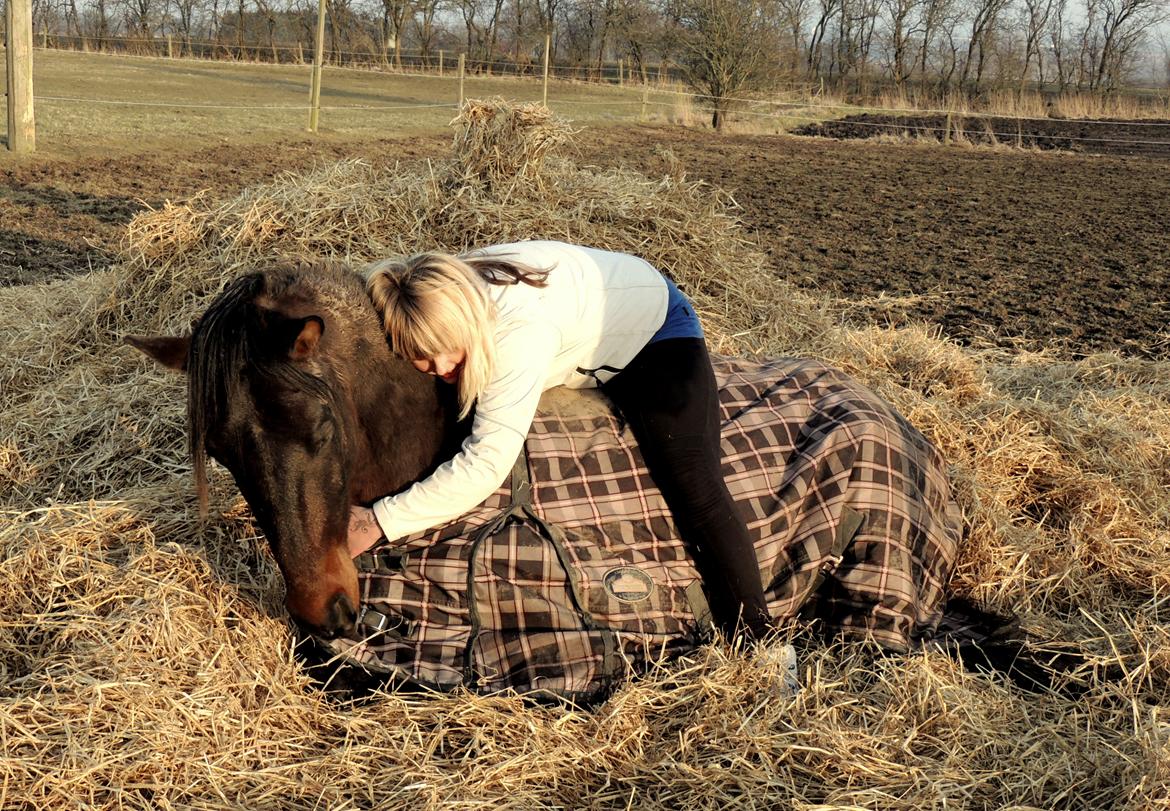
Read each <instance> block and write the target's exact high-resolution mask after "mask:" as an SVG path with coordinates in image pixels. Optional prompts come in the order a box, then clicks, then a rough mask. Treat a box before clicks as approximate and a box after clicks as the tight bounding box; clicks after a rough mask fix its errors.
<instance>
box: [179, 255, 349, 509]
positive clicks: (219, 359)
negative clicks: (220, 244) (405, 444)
mask: <svg viewBox="0 0 1170 811" xmlns="http://www.w3.org/2000/svg"><path fill="white" fill-rule="evenodd" d="M261 295H263V296H264V298H265V299H266V300H267V301H269V302H279V301H280V300H281V299H282V298H284V297H286V296H292V295H296V296H298V297H300V298H302V299H303V298H306V297H307V298H310V299H311V300H313V301H314V302H315V303H317V304H319V305H320V307H321V313H320V314H321V315H323V316H326V317H329V316H333V317H332V318H330V320H331V322H332V323H333V324H334V325H335V326H336V324H338V323H339V322H340V320H345V321H347V322H350V323H358V322H359V321H360V318H361V317H362V316H368V315H369V312H368V311H370V304H369V301H368V299H367V298H366V296H365V288H364V286H363V285H362V283H361V280H360V278H359V277H358V276H357V275H356V274H355V273H353V272H352V271H350V270H348V269H346V268H344V267H343V266H337V265H334V266H325V265H317V266H314V265H309V264H306V263H301V264H298V265H283V266H279V267H277V268H275V269H273V270H270V271H269V272H268V273H252V274H249V275H247V276H242V277H240V278H239V279H236V280H234V281H233V282H231V283H230V284H229V285H228V286H227V287H226V288H224V290H223V292H222V293H221V294H220V295H219V296H218V297H217V298H216V299H215V301H214V302H212V304H211V306H210V307H208V309H207V311H206V313H204V315H203V317H202V318H201V319H200V321H199V324H198V325H197V327H196V328H195V331H194V332H193V334H192V336H191V349H190V356H189V359H188V368H187V371H188V398H187V416H188V426H189V434H188V443H189V448H190V453H191V461H192V467H193V471H194V474H195V487H196V492H197V494H198V497H199V505H200V511H201V513H205V512H206V508H207V489H208V487H207V445H206V443H207V435H208V432H209V430H211V429H212V428H213V427H214V426H215V425H217V424H219V423H220V422H222V421H223V420H224V419H225V418H226V417H227V415H228V412H229V409H230V408H231V405H232V404H233V403H235V402H238V400H239V398H240V397H241V396H243V388H244V378H243V376H242V375H241V374H240V370H241V369H242V368H244V367H245V366H248V367H249V368H251V369H253V370H255V371H256V372H257V373H259V374H261V375H264V376H265V377H267V378H269V379H271V380H273V381H276V382H280V383H282V384H284V385H285V386H288V387H290V388H295V389H299V390H301V391H304V392H306V393H308V394H310V395H312V396H314V397H316V398H317V399H319V400H321V401H322V402H323V403H325V404H326V405H330V406H332V405H334V402H333V399H334V392H333V390H332V388H331V387H330V384H329V382H328V381H327V380H324V379H322V378H320V377H318V376H316V375H313V374H311V373H310V372H308V371H306V370H304V369H302V368H300V367H299V366H297V365H295V364H293V363H286V362H276V363H274V362H272V359H271V358H270V357H265V354H264V353H263V352H261V351H260V347H258V346H256V345H255V342H256V340H257V338H256V335H255V334H254V333H253V332H252V331H251V330H249V328H248V325H249V319H250V318H252V317H253V305H254V304H255V302H256V299H257V298H258V297H260V296H261ZM341 371H344V370H341Z"/></svg>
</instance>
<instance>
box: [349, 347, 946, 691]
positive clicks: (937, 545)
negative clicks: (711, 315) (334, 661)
mask: <svg viewBox="0 0 1170 811" xmlns="http://www.w3.org/2000/svg"><path fill="white" fill-rule="evenodd" d="M715 366H716V376H717V378H718V380H719V384H720V389H721V394H720V397H721V405H722V409H723V417H724V422H723V454H724V459H723V464H724V470H725V473H726V476H727V482H728V487H729V488H730V490H731V493H732V495H733V496H734V497H735V499H736V503H737V505H738V507H739V509H740V512H741V514H742V515H743V518H744V520H745V521H746V522H747V525H748V529H749V531H750V532H751V533H752V535H753V537H754V539H755V542H756V553H757V555H758V557H759V562H760V572H761V577H762V579H763V582H764V584H765V593H766V595H767V597H768V601H769V607H770V608H771V613H772V615H773V616H774V617H776V618H777V619H779V620H782V621H783V620H789V619H794V618H798V617H799V618H803V619H817V620H819V621H821V622H822V623H824V625H825V627H826V628H827V629H828V630H830V631H832V632H839V633H843V634H845V635H847V636H851V637H860V638H868V639H872V640H874V641H876V642H878V643H879V644H881V645H883V646H885V647H888V648H893V649H896V650H905V649H906V648H908V647H909V646H910V645H911V644H912V643H913V641H915V640H917V639H919V638H922V637H926V636H930V635H931V634H932V633H933V632H934V630H935V629H936V628H937V626H938V623H939V621H940V619H941V617H942V608H943V603H944V588H945V586H946V583H947V580H948V578H949V576H950V573H951V568H952V566H953V564H954V560H955V555H956V551H957V547H958V543H959V540H960V527H961V520H960V516H959V514H958V509H957V507H956V506H955V504H954V502H952V501H951V500H950V496H949V485H948V482H947V477H946V469H945V464H944V462H943V460H942V458H941V457H940V455H939V453H938V451H937V450H936V449H935V448H934V447H933V446H932V445H931V444H930V443H929V442H928V441H927V440H926V439H925V437H923V436H922V434H920V433H919V432H918V431H917V430H916V429H914V428H913V427H912V426H911V425H910V424H909V423H908V422H906V420H905V419H904V418H902V417H901V416H900V415H898V414H897V413H895V412H894V410H893V409H892V408H891V407H890V406H889V405H888V404H886V403H885V402H883V401H882V400H881V399H880V398H879V397H878V396H877V395H875V394H874V393H873V392H871V391H869V390H868V389H866V388H865V387H863V386H861V385H860V384H859V383H857V382H856V381H854V380H852V379H851V378H849V377H848V376H847V375H845V374H844V373H842V372H840V371H838V370H835V369H833V368H831V367H828V366H825V365H823V364H821V363H818V362H815V361H810V360H791V359H785V360H774V361H768V362H764V363H755V362H746V361H740V360H727V359H721V358H716V359H715ZM527 461H528V474H529V478H530V480H531V494H530V496H531V504H532V506H531V507H530V508H529V510H528V511H527V512H525V511H523V510H521V509H516V510H513V512H512V514H511V515H510V516H504V515H502V513H503V512H504V511H507V510H508V509H509V506H510V503H511V498H510V495H511V487H510V486H507V485H506V486H505V487H503V488H501V489H500V490H499V491H497V492H496V493H495V494H494V495H493V496H492V497H491V498H490V499H489V500H488V501H487V502H486V503H485V504H484V505H482V506H481V507H479V508H477V509H476V510H474V511H472V512H471V513H469V514H467V515H465V516H463V518H461V519H460V520H458V521H456V522H453V523H451V524H449V525H447V526H444V527H440V528H438V529H435V530H431V531H428V532H426V533H421V534H419V535H416V536H412V537H410V538H407V539H405V540H403V541H399V542H397V543H395V544H393V546H392V547H383V548H381V549H379V550H376V552H375V553H373V554H370V555H366V556H363V558H362V559H361V560H359V565H360V568H361V573H360V577H361V587H362V598H363V605H364V606H366V607H368V608H370V609H372V611H373V612H376V613H371V615H370V616H379V615H385V617H386V618H387V620H388V627H387V623H386V622H384V623H383V627H385V628H386V630H384V631H374V630H373V629H372V628H371V627H370V625H371V623H369V622H368V621H367V622H366V623H363V625H362V626H361V627H362V630H364V631H365V632H367V633H369V636H367V637H365V638H364V639H361V640H356V639H351V640H348V641H344V640H343V641H339V642H335V644H334V648H335V649H337V650H339V651H343V655H344V656H345V657H348V658H350V659H352V660H355V661H357V662H359V663H361V664H364V665H365V666H367V667H369V668H371V669H375V670H380V671H384V672H387V673H390V674H392V675H395V676H397V677H400V678H405V679H407V680H410V681H414V682H418V683H421V684H424V685H428V686H430V687H434V688H437V689H451V688H454V687H457V686H460V685H466V686H467V687H469V688H470V689H473V690H477V691H481V692H493V691H498V690H503V689H508V688H511V689H515V690H517V691H520V692H531V691H548V692H551V693H555V694H557V695H562V696H569V697H574V698H584V697H589V696H591V695H594V694H596V693H598V692H599V691H601V690H604V689H605V687H606V686H607V685H608V684H609V683H610V682H611V681H612V680H613V679H615V678H619V677H621V676H624V675H625V674H626V673H628V672H629V670H630V668H631V666H637V665H638V664H640V663H642V662H645V661H646V660H647V659H650V658H653V657H657V656H661V655H663V654H669V653H672V652H674V651H678V650H683V649H685V648H687V647H689V646H691V645H694V644H695V643H696V641H697V639H698V638H699V637H700V636H701V635H702V634H703V633H704V632H705V631H706V628H705V627H703V625H704V623H703V622H702V620H701V619H699V618H698V617H697V615H699V614H702V613H703V611H704V609H705V605H704V601H703V600H702V597H701V591H700V590H699V589H698V587H697V583H698V574H697V572H696V571H695V569H694V567H693V566H692V564H691V562H690V560H689V558H688V557H687V555H686V552H685V550H684V549H683V546H682V543H681V542H680V541H679V540H678V539H677V537H676V534H675V532H674V525H673V521H672V519H671V516H670V513H669V510H668V508H667V507H666V504H665V502H664V501H663V500H662V498H661V496H660V495H659V494H658V491H657V490H656V489H655V488H654V486H653V484H652V482H651V480H650V477H649V474H648V473H647V471H646V468H645V466H644V465H643V463H642V459H641V456H640V454H639V453H638V449H637V448H636V446H635V445H634V444H633V441H632V438H631V437H630V434H629V432H628V430H623V426H622V424H621V422H620V420H619V419H618V418H617V417H615V416H613V415H597V416H588V417H579V418H578V417H564V416H559V415H556V414H551V413H540V414H538V415H537V418H536V420H535V422H534V424H533V427H532V431H531V432H530V434H529V437H528V442H527ZM355 643H356V644H355Z"/></svg>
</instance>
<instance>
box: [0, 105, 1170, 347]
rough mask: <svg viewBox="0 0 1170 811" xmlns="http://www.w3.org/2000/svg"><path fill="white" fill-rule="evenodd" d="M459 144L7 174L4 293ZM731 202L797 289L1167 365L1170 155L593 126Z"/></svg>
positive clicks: (41, 165) (1, 201) (602, 152)
mask: <svg viewBox="0 0 1170 811" xmlns="http://www.w3.org/2000/svg"><path fill="white" fill-rule="evenodd" d="M449 142H450V139H449V137H446V136H443V137H432V138H421V139H412V140H391V139H385V140H376V141H354V142H337V141H334V142H329V143H325V144H321V143H313V142H309V141H307V140H304V139H293V140H290V141H288V142H287V143H276V144H272V143H269V144H264V145H255V146H228V145H223V146H215V147H206V148H193V149H191V150H190V151H189V152H185V153H183V154H176V153H173V152H167V153H158V152H154V153H151V152H148V153H144V154H142V155H137V156H131V157H116V158H108V159H94V158H86V159H77V160H69V159H64V158H52V159H50V158H44V159H39V158H35V157H34V158H29V159H24V160H20V161H17V160H14V159H12V158H7V159H5V161H6V162H0V215H2V217H3V219H2V220H0V284H21V283H28V282H34V281H38V280H42V279H47V278H54V277H59V276H62V275H67V274H72V273H78V272H86V271H87V270H90V269H94V268H100V267H104V266H106V265H107V264H109V263H110V262H111V261H113V258H114V256H115V253H116V246H117V242H118V239H119V235H120V232H121V228H122V226H123V225H124V224H125V223H126V222H127V221H128V219H129V218H130V217H131V216H132V215H133V214H134V212H136V211H138V210H141V209H142V208H143V207H144V206H145V205H158V204H160V203H161V202H162V201H163V200H164V199H167V198H170V199H176V198H182V197H185V196H188V195H191V194H194V193H196V192H199V191H201V190H209V193H211V194H212V195H215V196H220V197H223V196H227V195H230V194H232V193H234V192H236V191H238V190H239V189H240V188H242V187H244V186H246V185H249V184H251V183H254V182H257V181H260V180H263V179H264V178H266V177H269V176H271V175H273V174H275V173H277V172H280V171H284V170H297V169H303V168H306V167H309V166H311V165H313V164H314V163H318V162H321V161H328V160H333V159H337V158H342V157H364V158H367V159H369V160H370V161H371V162H374V163H377V164H393V163H394V162H395V161H400V160H411V159H418V158H423V157H432V156H438V155H442V154H444V153H445V152H446V150H447V148H448V144H449ZM663 149H669V150H670V152H671V153H673V156H674V158H675V159H676V160H677V161H678V162H679V164H681V166H682V167H684V168H685V170H686V171H687V173H688V174H689V175H690V176H691V177H693V178H696V179H702V180H705V181H708V182H710V183H712V184H715V185H718V186H720V187H723V188H725V189H727V190H729V191H730V192H731V193H732V194H733V195H734V197H735V199H736V200H737V201H738V203H739V205H740V206H741V212H740V213H741V216H742V219H743V221H744V223H745V225H746V226H747V227H748V228H749V229H751V230H752V231H753V232H754V233H755V235H756V236H757V238H758V240H759V242H760V244H761V246H762V247H763V248H764V249H765V250H766V251H767V253H768V254H769V256H770V257H771V258H772V259H773V260H774V263H775V268H776V274H777V276H778V277H783V278H787V279H790V280H792V281H794V282H795V283H797V284H799V285H802V286H805V287H810V288H817V289H821V290H826V291H830V292H832V293H835V294H838V295H842V296H846V297H857V298H869V297H874V296H878V295H880V294H888V295H894V296H910V297H913V299H912V300H911V302H910V303H909V304H908V306H907V307H906V308H905V309H906V312H907V313H908V314H909V315H910V316H911V317H913V318H916V319H922V320H928V321H931V322H933V323H936V324H938V325H940V328H941V329H942V330H943V331H944V332H945V333H946V334H948V335H951V336H953V337H954V338H956V339H958V340H960V341H964V342H980V343H983V342H992V343H996V344H1001V345H1005V346H1020V345H1023V346H1027V347H1038V346H1042V345H1055V346H1058V347H1059V348H1060V349H1061V351H1065V352H1068V353H1070V354H1073V355H1080V354H1085V353H1088V352H1093V351H1098V350H1118V351H1120V352H1123V353H1127V354H1136V355H1142V356H1159V357H1165V356H1166V355H1167V353H1168V352H1170V344H1168V337H1167V336H1168V331H1170V304H1168V302H1170V228H1168V227H1167V222H1170V161H1166V160H1163V159H1160V158H1156V157H1148V156H1144V157H1129V156H1099V155H1084V154H1072V153H1068V152H1061V151H1043V152H1041V151H1036V150H1020V149H1008V148H1003V147H1000V148H986V147H950V148H943V147H942V146H931V145H922V144H889V143H867V142H864V141H837V140H829V139H821V138H798V137H792V136H747V135H740V136H716V135H714V134H712V133H710V132H705V131H696V130H686V129H681V128H673V127H672V128H668V127H636V128H626V129H593V130H589V131H586V132H584V133H582V134H581V136H580V138H579V146H578V154H577V159H578V160H579V161H580V162H582V163H590V164H596V165H601V166H614V165H624V166H627V167H630V168H635V169H639V170H641V171H644V172H646V173H648V174H651V175H653V174H661V173H664V172H666V171H668V165H669V162H668V159H667V158H666V157H664V155H663Z"/></svg>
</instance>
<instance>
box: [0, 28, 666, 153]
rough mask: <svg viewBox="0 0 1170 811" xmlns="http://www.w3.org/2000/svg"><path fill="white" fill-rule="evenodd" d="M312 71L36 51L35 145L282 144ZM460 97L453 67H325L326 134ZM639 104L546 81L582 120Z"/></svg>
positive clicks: (516, 84)
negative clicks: (416, 72) (432, 70)
mask: <svg viewBox="0 0 1170 811" xmlns="http://www.w3.org/2000/svg"><path fill="white" fill-rule="evenodd" d="M3 73H4V64H3V60H0V74H3ZM310 73H311V69H310V67H308V66H307V65H306V66H302V65H264V64H246V63H233V62H211V61H198V60H188V59H183V60H178V59H175V60H171V59H160V58H149V57H128V56H112V55H104V54H85V53H77V52H71V51H55V50H48V51H41V50H38V51H36V53H35V55H34V66H33V81H34V92H35V95H36V98H37V101H36V117H37V149H38V152H42V153H45V152H49V153H56V152H61V153H69V154H77V153H78V152H88V151H91V150H92V151H98V152H120V151H141V150H142V149H143V148H144V147H145V148H153V147H156V146H157V147H158V148H167V147H170V146H182V147H187V148H189V147H191V146H196V145H198V141H201V140H202V141H206V142H207V143H209V144H210V143H222V142H223V141H225V140H226V141H231V142H235V141H249V142H256V141H267V140H273V139H281V140H283V139H286V138H288V137H289V136H295V135H298V134H304V133H305V131H306V129H307V125H308V119H309V110H308V103H309V79H310ZM464 92H465V95H466V96H467V97H469V98H484V97H489V96H503V97H505V98H508V99H513V100H517V101H539V100H540V98H541V82H540V79H539V78H500V77H483V78H481V77H475V76H469V77H467V78H466V80H465V84H464ZM674 98H675V97H674V96H673V95H669V94H661V93H652V94H651V97H650V100H651V104H650V105H649V108H648V112H649V117H650V118H651V120H658V121H662V120H665V118H666V117H667V115H668V114H669V113H670V112H671V106H672V105H673V100H674ZM458 99H459V80H458V77H457V76H456V75H455V73H454V70H450V71H449V72H448V73H447V75H445V76H444V77H443V78H439V77H438V76H412V75H396V74H393V73H375V72H370V71H363V70H352V69H343V68H329V67H326V69H325V71H324V78H323V80H322V90H321V105H322V110H321V118H320V129H319V131H320V134H321V137H323V138H329V139H334V138H338V137H340V138H345V139H348V138H354V137H358V138H360V137H367V136H378V135H391V134H415V133H424V132H436V131H439V130H442V129H443V128H445V126H446V124H447V123H448V122H449V121H450V120H451V118H452V117H453V116H454V114H455V108H456V105H457V102H458ZM641 100H642V92H641V89H640V88H622V87H617V86H613V85H609V86H607V85H595V84H583V83H577V82H567V81H556V82H550V84H549V106H550V107H551V108H553V109H554V110H556V111H557V112H559V113H561V114H563V115H565V116H566V117H568V118H570V119H572V120H573V121H575V122H579V123H581V124H592V125H596V124H607V123H618V122H622V123H629V122H635V121H638V120H639V117H640V115H641V112H642V104H641ZM192 139H195V143H192Z"/></svg>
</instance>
